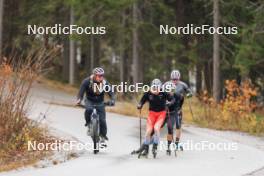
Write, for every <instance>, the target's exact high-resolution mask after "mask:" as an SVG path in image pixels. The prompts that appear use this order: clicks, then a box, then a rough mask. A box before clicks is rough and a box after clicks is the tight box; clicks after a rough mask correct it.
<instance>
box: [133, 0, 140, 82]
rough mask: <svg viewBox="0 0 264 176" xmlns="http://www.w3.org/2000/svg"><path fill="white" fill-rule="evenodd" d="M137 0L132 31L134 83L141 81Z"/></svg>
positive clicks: (134, 5) (134, 7)
mask: <svg viewBox="0 0 264 176" xmlns="http://www.w3.org/2000/svg"><path fill="white" fill-rule="evenodd" d="M137 21H138V14H137V2H134V4H133V31H132V37H133V39H132V42H133V46H132V47H133V49H132V77H133V83H134V84H135V83H137V82H138V81H139V61H138V31H137Z"/></svg>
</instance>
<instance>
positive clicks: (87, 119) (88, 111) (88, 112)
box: [84, 100, 93, 126]
mask: <svg viewBox="0 0 264 176" xmlns="http://www.w3.org/2000/svg"><path fill="white" fill-rule="evenodd" d="M91 104H92V103H91V102H90V101H88V100H86V101H85V111H84V117H85V122H86V123H85V126H87V125H88V124H90V122H91V114H92V112H93V108H92V107H91Z"/></svg>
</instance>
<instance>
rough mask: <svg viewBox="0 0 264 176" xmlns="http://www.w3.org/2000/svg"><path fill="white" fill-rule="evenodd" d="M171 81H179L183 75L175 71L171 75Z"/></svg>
mask: <svg viewBox="0 0 264 176" xmlns="http://www.w3.org/2000/svg"><path fill="white" fill-rule="evenodd" d="M170 78H171V80H179V79H180V78H181V73H180V71H179V70H173V71H172V72H171V75H170Z"/></svg>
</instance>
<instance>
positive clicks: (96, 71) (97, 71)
mask: <svg viewBox="0 0 264 176" xmlns="http://www.w3.org/2000/svg"><path fill="white" fill-rule="evenodd" d="M93 74H94V75H104V69H103V68H101V67H96V68H94V69H93Z"/></svg>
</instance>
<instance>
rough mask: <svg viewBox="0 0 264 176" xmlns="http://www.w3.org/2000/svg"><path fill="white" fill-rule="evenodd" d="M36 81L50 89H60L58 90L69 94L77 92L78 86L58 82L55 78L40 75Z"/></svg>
mask: <svg viewBox="0 0 264 176" xmlns="http://www.w3.org/2000/svg"><path fill="white" fill-rule="evenodd" d="M37 82H38V83H41V84H42V85H45V86H47V87H49V88H51V89H54V90H60V91H63V92H66V93H68V94H71V95H76V94H77V92H78V88H77V87H75V86H71V85H69V84H66V83H62V82H58V81H55V80H50V79H47V78H45V77H43V76H40V77H39V78H38V80H37Z"/></svg>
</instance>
